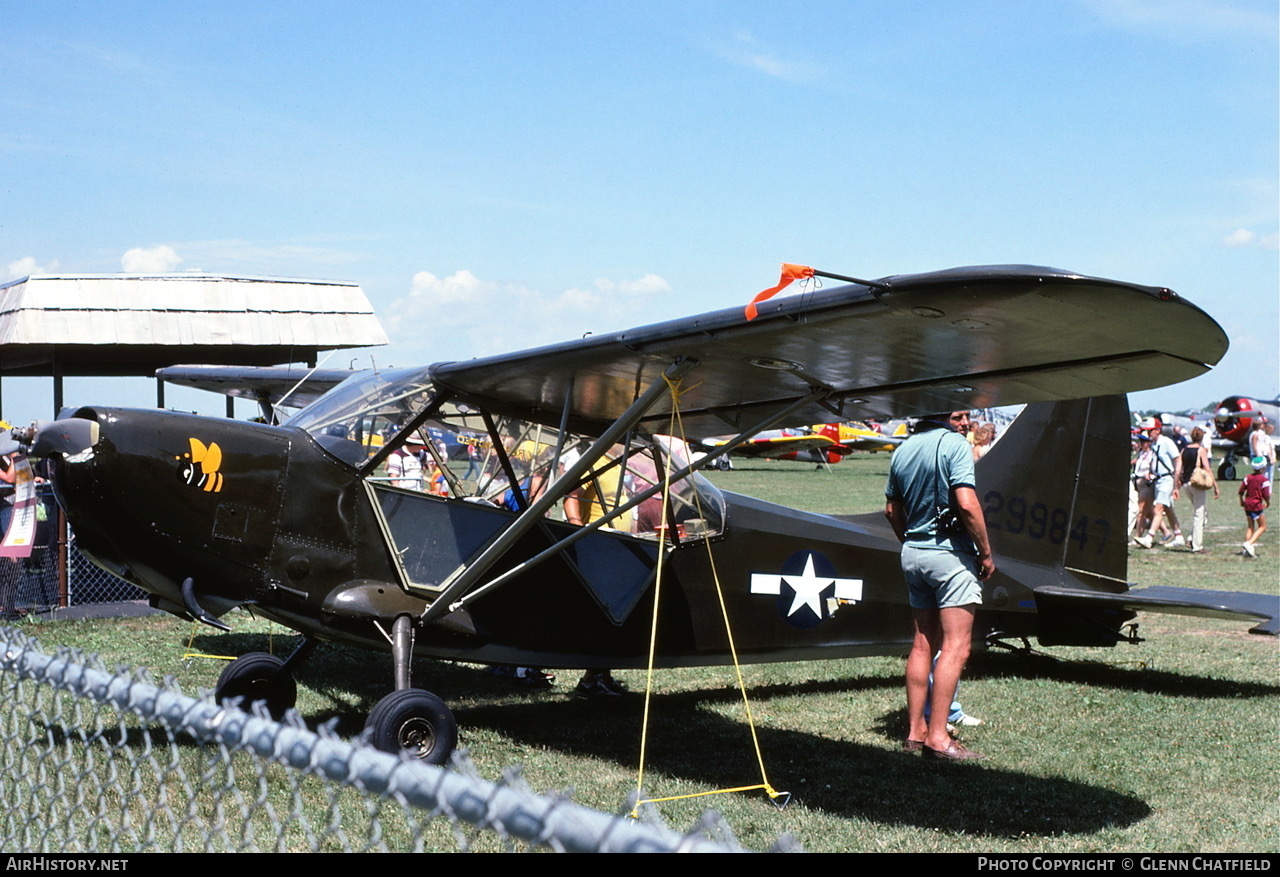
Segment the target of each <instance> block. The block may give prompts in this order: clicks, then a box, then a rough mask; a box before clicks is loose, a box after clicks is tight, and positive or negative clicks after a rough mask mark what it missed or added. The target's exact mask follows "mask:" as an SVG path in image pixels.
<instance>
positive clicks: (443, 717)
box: [364, 688, 458, 764]
mask: <svg viewBox="0 0 1280 877" xmlns="http://www.w3.org/2000/svg"><path fill="white" fill-rule="evenodd" d="M364 729H365V733H366V734H368V737H369V742H371V743H372V744H373V745H374V747H375V748H377V749H381V750H382V751H383V752H390V753H393V754H394V753H396V752H400V751H401V750H404V751H406V752H408V753H409V755H411V756H413V757H414V758H420V759H422V760H423V761H425V762H426V763H427V764H445V763H446V762H447V761H448V760H449V756H450V755H452V754H453V750H454V747H455V746H457V745H458V721H457V719H455V718H454V717H453V710H451V709H449V707H448V706H446V705H445V702H444V701H443V700H441V699H440V698H438V697H436V696H435V695H434V694H432V693H431V692H429V691H423V690H422V689H421V688H405V689H402V690H401V691H393V692H391V693H390V694H388V695H387V696H386V697H384V698H383V699H382V700H380V701H378V702H377V703H376V704H374V707H373V709H372V710H371V711H370V712H369V718H368V720H366V721H365V723H364Z"/></svg>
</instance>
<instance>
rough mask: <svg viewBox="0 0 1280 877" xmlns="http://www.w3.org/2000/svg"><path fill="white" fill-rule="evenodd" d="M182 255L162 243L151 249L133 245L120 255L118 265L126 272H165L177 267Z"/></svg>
mask: <svg viewBox="0 0 1280 877" xmlns="http://www.w3.org/2000/svg"><path fill="white" fill-rule="evenodd" d="M181 262H182V257H181V256H179V255H178V254H177V253H175V252H174V251H173V247H167V246H164V245H163V244H162V245H161V246H158V247H152V248H151V249H149V250H148V249H143V248H142V247H134V248H133V249H132V250H129V251H128V252H126V253H125V254H124V255H123V256H121V257H120V267H121V268H123V269H124V271H125V273H127V274H167V273H169V272H170V271H173V270H174V269H176V268H177V267H178V265H179V264H180V263H181Z"/></svg>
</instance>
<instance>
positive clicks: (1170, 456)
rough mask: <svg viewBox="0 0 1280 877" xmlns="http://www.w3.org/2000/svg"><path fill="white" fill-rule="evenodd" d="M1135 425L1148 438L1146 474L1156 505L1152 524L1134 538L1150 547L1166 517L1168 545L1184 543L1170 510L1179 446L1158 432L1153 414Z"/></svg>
mask: <svg viewBox="0 0 1280 877" xmlns="http://www.w3.org/2000/svg"><path fill="white" fill-rule="evenodd" d="M1138 428H1139V429H1141V430H1142V431H1143V432H1145V433H1146V434H1147V435H1148V436H1150V438H1151V453H1152V455H1153V457H1152V462H1151V470H1150V472H1149V475H1148V477H1149V478H1150V480H1151V486H1152V488H1153V491H1154V494H1155V496H1154V501H1155V508H1154V510H1153V511H1152V513H1151V527H1150V528H1149V529H1148V531H1147V532H1146V533H1145V534H1144V535H1141V536H1139V537H1138V538H1137V539H1135V540H1134V541H1135V542H1137V543H1138V545H1140V546H1142V547H1143V548H1150V547H1151V546H1152V544H1153V543H1154V541H1155V539H1154V537H1153V536H1152V534H1153V533H1155V532H1157V531H1158V530H1159V529H1160V525H1161V523H1163V520H1164V518H1165V516H1168V518H1169V525H1170V526H1172V527H1173V539H1172V541H1170V542H1169V545H1170V546H1172V547H1174V548H1176V547H1178V546H1181V545H1186V544H1187V540H1185V539H1183V538H1182V530H1181V529H1180V528H1179V527H1178V516H1177V514H1176V513H1175V512H1174V511H1173V470H1174V466H1175V465H1176V461H1177V459H1178V446H1177V445H1175V444H1174V443H1173V439H1171V438H1169V437H1168V436H1166V435H1163V434H1162V433H1161V431H1160V421H1158V420H1156V419H1155V418H1154V417H1148V418H1146V419H1145V420H1143V421H1142V423H1140V424H1139V425H1138Z"/></svg>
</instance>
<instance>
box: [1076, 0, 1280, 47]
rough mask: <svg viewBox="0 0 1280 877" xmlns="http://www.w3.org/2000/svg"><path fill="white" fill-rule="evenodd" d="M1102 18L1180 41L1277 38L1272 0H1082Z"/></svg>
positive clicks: (1127, 27) (1122, 28)
mask: <svg viewBox="0 0 1280 877" xmlns="http://www.w3.org/2000/svg"><path fill="white" fill-rule="evenodd" d="M1081 2H1082V3H1083V4H1084V5H1085V6H1087V7H1088V8H1089V9H1091V10H1093V12H1094V13H1095V14H1096V15H1097V16H1098V17H1099V18H1101V19H1102V20H1103V21H1105V22H1107V23H1108V24H1111V25H1113V26H1115V27H1117V28H1120V29H1121V30H1127V31H1130V32H1131V33H1137V34H1153V35H1158V36H1163V37H1165V38H1170V39H1175V40H1178V41H1180V42H1200V41H1205V40H1208V39H1213V38H1214V37H1215V36H1233V35H1234V36H1243V37H1263V38H1265V39H1269V40H1274V39H1275V32H1276V7H1275V4H1274V3H1273V2H1269V0H1264V2H1252V3H1249V2H1245V3H1241V2H1223V0H1081Z"/></svg>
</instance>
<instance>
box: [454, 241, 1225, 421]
mask: <svg viewBox="0 0 1280 877" xmlns="http://www.w3.org/2000/svg"><path fill="white" fill-rule="evenodd" d="M1226 349H1227V337H1226V334H1225V333H1224V332H1223V331H1222V328H1221V327H1220V326H1219V325H1218V324H1217V323H1216V322H1214V320H1213V319H1212V318H1211V317H1209V316H1208V315H1207V314H1205V313H1204V312H1203V311H1201V310H1200V309H1199V308H1197V307H1195V306H1194V305H1192V304H1190V303H1189V302H1187V301H1185V300H1183V299H1182V298H1180V297H1179V296H1178V295H1177V294H1175V293H1173V292H1170V291H1169V290H1167V289H1160V288H1156V287H1147V286H1137V285H1134V284H1129V283H1120V282H1117V281H1112V280H1103V279H1100V278H1094V277H1084V276H1081V275H1078V274H1072V273H1069V272H1065V271H1059V270H1056V269H1052V268H1036V267H1031V266H987V267H978V268H957V269H951V270H948V271H940V272H935V273H931V274H913V275H898V276H893V277H888V278H885V279H884V280H882V281H878V282H876V284H875V285H874V286H873V285H862V284H852V285H847V286H837V287H832V288H829V289H820V290H817V291H816V292H805V293H802V294H797V295H791V296H786V297H782V298H775V299H772V300H770V301H768V302H765V303H764V304H763V305H761V307H760V316H759V317H758V318H757V319H755V320H754V321H750V322H748V321H747V319H746V318H745V316H744V314H743V309H742V308H732V309H728V310H722V311H716V312H713V313H709V314H704V315H702V316H697V317H690V318H687V319H683V320H676V321H673V322H669V323H659V324H656V325H652V326H646V327H642V328H639V329H633V330H629V331H626V332H618V333H614V334H608V335H596V336H590V337H587V338H584V339H580V340H577V341H572V342H568V343H565V344H557V345H552V346H549V347H542V348H537V349H533V350H527V351H524V352H521V353H514V354H509V355H503V356H494V357H487V358H481V359H472V360H467V361H463V362H447V363H437V364H436V365H434V366H432V368H431V376H432V378H433V380H435V381H436V382H437V383H438V384H440V385H443V386H444V387H447V388H450V389H452V390H454V391H456V392H457V393H458V394H460V396H461V397H462V398H463V399H466V398H467V397H471V398H474V399H475V400H477V401H481V402H483V403H484V404H486V405H487V406H489V407H491V408H494V409H506V410H508V411H510V412H511V413H515V414H519V415H520V416H522V417H525V418H530V419H535V420H540V421H542V422H544V423H549V424H554V423H556V422H558V421H559V418H560V412H561V411H562V410H564V409H565V407H566V400H567V401H568V416H569V423H570V424H571V426H572V427H573V428H575V429H577V430H579V431H581V432H584V433H595V434H598V433H599V431H600V430H602V429H603V428H604V427H605V425H606V424H608V423H610V422H612V421H613V420H614V419H615V418H616V417H617V416H618V415H619V414H620V413H622V411H624V410H625V409H626V407H627V406H628V405H629V404H630V403H631V402H632V401H633V400H634V399H635V398H636V396H637V394H638V393H639V392H640V391H642V390H643V389H644V388H645V387H646V386H648V385H649V384H650V383H652V382H654V381H657V380H660V379H661V375H662V373H663V371H664V369H666V368H667V367H668V366H669V365H671V363H672V362H674V361H677V360H681V359H688V358H692V359H695V360H697V361H698V365H697V367H696V368H695V369H694V370H693V371H692V372H691V373H690V374H689V376H688V377H687V378H686V379H685V380H684V381H683V383H682V385H681V387H680V390H681V394H680V396H679V406H680V410H681V414H682V418H683V424H684V429H685V434H686V436H687V437H688V438H690V439H696V438H707V437H710V436H715V435H721V434H723V433H724V432H725V431H726V430H725V427H726V425H728V426H730V427H733V428H735V429H740V428H742V427H743V426H745V425H747V424H750V423H754V422H757V421H759V420H761V419H763V418H764V417H765V416H766V415H768V414H771V413H774V412H778V411H781V410H782V409H783V408H784V407H786V406H787V405H789V404H793V403H796V402H800V401H801V400H803V399H804V398H805V397H806V396H808V395H809V394H811V393H813V392H814V391H815V390H816V391H819V393H820V395H822V396H823V397H824V398H822V399H817V400H815V401H812V402H810V403H808V404H804V405H802V406H801V407H799V408H798V409H797V410H796V411H794V412H792V414H791V415H790V416H789V417H787V418H786V419H785V420H784V421H781V422H778V423H775V424H773V425H774V426H803V425H807V424H813V423H829V422H833V421H838V420H860V419H866V418H868V417H881V418H884V417H889V416H893V415H904V414H923V413H928V412H932V411H950V410H954V409H956V408H986V407H994V406H997V405H1008V404H1014V403H1019V402H1038V401H1046V400H1056V399H1071V398H1079V397H1085V396H1101V395H1110V394H1118V393H1125V392H1130V391H1134V390H1141V389H1148V388H1151V387H1158V386H1164V385H1166V384H1170V383H1176V382H1178V381H1183V380H1186V379H1188V378H1192V377H1195V376H1197V375H1200V374H1202V373H1204V372H1205V371H1207V370H1208V368H1209V367H1210V366H1212V365H1213V364H1215V363H1217V362H1218V360H1219V359H1221V358H1222V355H1223V354H1224V353H1225V352H1226ZM670 398H671V397H670V396H668V398H667V399H666V400H665V401H664V402H662V403H660V404H659V405H657V406H655V408H654V409H652V410H651V411H650V412H649V414H648V415H647V416H646V417H645V419H644V420H643V421H642V424H643V425H644V426H645V427H646V428H648V429H649V430H650V431H652V432H667V431H669V429H668V427H667V426H666V424H667V421H668V418H669V412H670V410H671V401H670Z"/></svg>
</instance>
